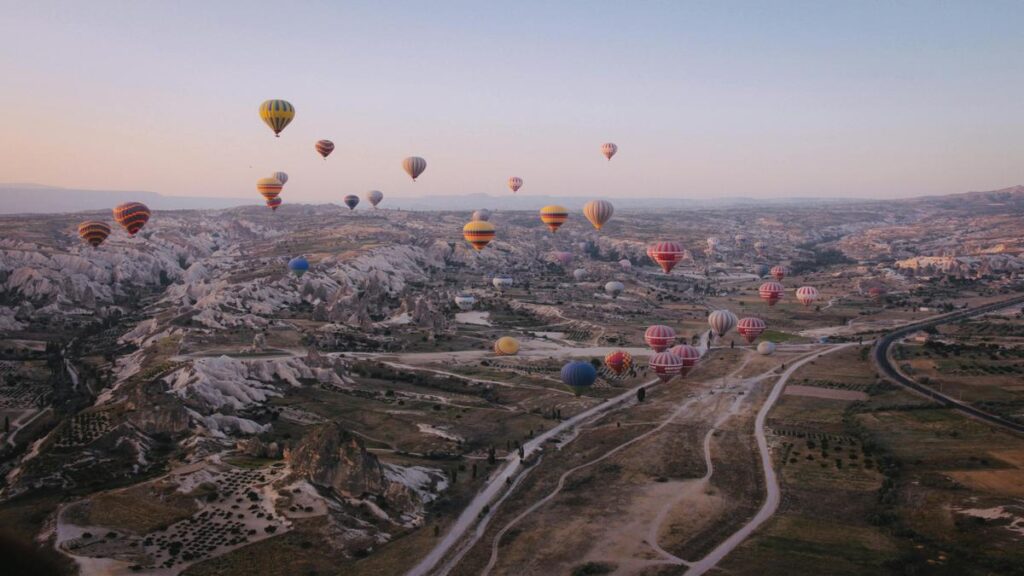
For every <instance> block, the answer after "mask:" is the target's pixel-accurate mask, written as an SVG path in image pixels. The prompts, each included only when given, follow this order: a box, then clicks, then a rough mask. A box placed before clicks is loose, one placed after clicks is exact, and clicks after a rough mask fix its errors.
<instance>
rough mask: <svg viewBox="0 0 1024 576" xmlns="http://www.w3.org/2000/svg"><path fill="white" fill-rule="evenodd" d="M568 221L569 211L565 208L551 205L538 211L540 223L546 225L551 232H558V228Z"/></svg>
mask: <svg viewBox="0 0 1024 576" xmlns="http://www.w3.org/2000/svg"><path fill="white" fill-rule="evenodd" d="M568 219H569V211H568V210H566V209H565V206H558V205H557V204H552V205H550V206H545V207H543V208H541V209H540V221H541V222H543V223H545V224H547V226H548V228H550V229H551V231H552V232H556V231H558V228H559V227H560V226H561V225H562V224H565V221H566V220H568Z"/></svg>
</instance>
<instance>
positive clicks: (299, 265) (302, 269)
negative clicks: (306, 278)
mask: <svg viewBox="0 0 1024 576" xmlns="http://www.w3.org/2000/svg"><path fill="white" fill-rule="evenodd" d="M288 270H290V271H291V273H292V274H295V275H296V276H298V277H299V278H302V275H303V274H305V273H306V272H308V271H309V261H308V260H306V258H305V256H296V257H295V258H292V259H291V260H289V261H288Z"/></svg>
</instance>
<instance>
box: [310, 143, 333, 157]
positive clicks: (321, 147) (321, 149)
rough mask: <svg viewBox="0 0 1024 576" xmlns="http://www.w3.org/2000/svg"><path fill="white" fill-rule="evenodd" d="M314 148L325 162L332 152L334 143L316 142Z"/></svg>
mask: <svg viewBox="0 0 1024 576" xmlns="http://www.w3.org/2000/svg"><path fill="white" fill-rule="evenodd" d="M314 148H316V151H317V153H318V154H320V155H321V156H323V157H324V160H327V157H328V156H330V155H331V152H334V142H331V141H330V140H317V141H316V145H315V146H314Z"/></svg>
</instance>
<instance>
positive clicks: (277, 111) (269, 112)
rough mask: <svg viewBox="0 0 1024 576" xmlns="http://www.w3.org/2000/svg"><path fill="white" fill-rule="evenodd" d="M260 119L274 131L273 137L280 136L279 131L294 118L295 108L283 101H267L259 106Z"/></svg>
mask: <svg viewBox="0 0 1024 576" xmlns="http://www.w3.org/2000/svg"><path fill="white" fill-rule="evenodd" d="M260 118H262V119H263V121H264V122H266V123H267V126H270V129H271V130H273V131H274V136H280V135H281V130H284V128H285V126H287V125H288V124H290V123H291V121H292V119H293V118H295V107H294V106H292V105H291V104H290V103H288V102H286V101H284V100H267V101H266V102H264V103H263V104H260Z"/></svg>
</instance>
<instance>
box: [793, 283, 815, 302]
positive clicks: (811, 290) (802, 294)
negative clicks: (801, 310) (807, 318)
mask: <svg viewBox="0 0 1024 576" xmlns="http://www.w3.org/2000/svg"><path fill="white" fill-rule="evenodd" d="M818 296H819V295H818V289H817V288H815V287H814V286H801V287H799V288H797V289H796V299H797V301H799V302H800V303H801V304H803V305H804V306H810V305H811V304H814V303H815V302H817V301H818Z"/></svg>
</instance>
